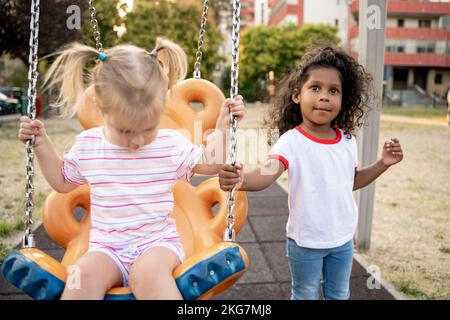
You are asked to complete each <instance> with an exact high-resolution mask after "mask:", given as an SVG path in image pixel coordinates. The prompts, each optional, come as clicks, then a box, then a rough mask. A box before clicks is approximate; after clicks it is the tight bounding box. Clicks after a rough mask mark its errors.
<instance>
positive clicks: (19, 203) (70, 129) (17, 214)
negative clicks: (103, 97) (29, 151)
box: [0, 119, 79, 261]
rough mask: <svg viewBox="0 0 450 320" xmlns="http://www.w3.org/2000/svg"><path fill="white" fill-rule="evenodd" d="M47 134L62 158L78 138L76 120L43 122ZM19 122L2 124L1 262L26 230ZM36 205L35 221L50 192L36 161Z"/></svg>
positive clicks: (24, 156) (23, 170) (0, 131)
mask: <svg viewBox="0 0 450 320" xmlns="http://www.w3.org/2000/svg"><path fill="white" fill-rule="evenodd" d="M44 123H45V124H46V129H47V133H48V134H49V135H50V137H51V138H52V140H53V142H54V144H55V146H56V148H57V150H58V152H59V154H61V155H62V153H63V151H64V150H66V149H68V148H69V147H70V146H71V145H72V144H73V143H74V141H75V136H76V135H77V134H78V132H79V131H78V130H77V129H78V124H77V122H75V121H74V120H61V119H51V120H44ZM17 135H18V121H17V122H10V123H3V124H2V126H1V127H0V150H2V152H0V164H1V168H2V170H1V171H0V188H1V190H2V192H1V193H0V261H1V260H2V258H3V257H4V255H5V254H6V252H7V249H8V248H10V247H11V246H12V245H16V244H17V243H12V242H11V241H13V240H15V239H16V238H17V237H16V236H17V235H18V234H20V233H21V232H22V231H21V230H23V227H24V222H23V221H24V202H25V174H26V170H25V164H26V153H25V145H24V144H22V143H21V142H20V141H19V139H18V137H17ZM33 182H34V186H35V192H34V195H33V202H34V205H35V210H34V220H35V221H38V220H39V219H40V213H41V210H42V205H43V203H44V201H45V198H46V197H47V195H48V194H49V192H50V191H51V188H50V186H49V185H48V184H47V182H46V181H45V179H44V177H43V176H42V174H41V172H40V169H39V166H38V165H37V160H35V175H34V179H33Z"/></svg>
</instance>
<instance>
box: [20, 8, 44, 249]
mask: <svg viewBox="0 0 450 320" xmlns="http://www.w3.org/2000/svg"><path fill="white" fill-rule="evenodd" d="M39 2H40V0H32V1H31V21H30V42H29V45H30V54H29V56H28V63H29V69H28V92H27V94H28V108H27V115H28V117H29V118H30V119H31V120H34V119H35V118H36V83H37V78H38V75H39V73H38V72H37V65H38V48H39V4H40V3H39ZM26 154H27V164H26V171H27V173H26V185H25V234H24V236H23V241H22V247H23V248H33V247H34V246H35V242H34V235H33V231H32V229H33V224H34V221H33V211H34V203H33V193H34V184H33V177H34V138H33V139H30V140H27V143H26Z"/></svg>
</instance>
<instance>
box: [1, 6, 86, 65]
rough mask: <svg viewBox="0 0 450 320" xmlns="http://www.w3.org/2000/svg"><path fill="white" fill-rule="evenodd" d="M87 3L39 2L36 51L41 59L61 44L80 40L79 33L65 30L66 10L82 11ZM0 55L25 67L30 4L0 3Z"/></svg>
mask: <svg viewBox="0 0 450 320" xmlns="http://www.w3.org/2000/svg"><path fill="white" fill-rule="evenodd" d="M85 2H86V1H82V0H79V1H73V0H45V1H41V2H40V17H39V51H38V56H39V57H43V56H45V55H48V54H50V53H52V52H55V51H56V50H57V49H58V48H59V47H61V46H62V45H63V44H65V43H67V42H71V41H77V40H79V39H80V38H81V37H82V35H83V34H82V32H81V31H80V30H76V29H75V30H69V29H68V28H67V26H66V19H67V17H68V14H67V13H66V10H67V8H68V7H69V6H70V5H73V4H76V5H78V6H79V7H80V8H81V10H83V9H84V8H86V4H85ZM0 8H1V10H0V55H3V54H6V53H8V54H10V55H11V56H12V57H13V58H19V59H20V60H22V62H23V63H24V64H25V65H28V55H29V51H30V49H29V39H30V19H31V13H30V8H31V0H0Z"/></svg>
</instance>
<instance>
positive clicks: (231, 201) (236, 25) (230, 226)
mask: <svg viewBox="0 0 450 320" xmlns="http://www.w3.org/2000/svg"><path fill="white" fill-rule="evenodd" d="M240 10H241V3H240V0H234V2H233V31H232V34H231V38H232V42H233V47H232V63H231V88H230V96H231V98H232V99H234V98H235V97H236V96H237V94H238V75H239V29H240ZM236 129H237V118H236V117H235V116H234V115H233V114H231V128H230V155H229V161H228V162H229V163H231V165H233V166H234V165H235V164H236V156H237V138H236ZM234 193H235V188H233V189H232V190H231V191H230V193H229V194H228V198H227V204H228V205H227V208H228V215H227V228H226V229H225V234H224V241H226V242H234V241H235V237H236V235H235V231H234V223H235V217H234V205H235V195H234Z"/></svg>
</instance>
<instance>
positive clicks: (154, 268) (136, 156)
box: [19, 38, 244, 299]
mask: <svg viewBox="0 0 450 320" xmlns="http://www.w3.org/2000/svg"><path fill="white" fill-rule="evenodd" d="M95 58H97V63H96V65H95V67H94V68H93V69H92V70H91V71H90V73H89V82H90V83H92V84H93V85H94V87H95V96H96V104H97V105H98V107H99V109H100V111H101V113H102V115H103V119H104V125H103V126H101V127H98V128H93V129H89V130H86V131H83V132H82V133H81V134H80V135H78V137H77V138H76V142H75V144H74V145H73V146H72V148H71V149H70V150H69V151H67V152H65V153H64V157H63V159H61V158H60V157H59V156H58V154H57V153H56V151H55V148H54V147H53V144H52V142H51V140H50V138H49V137H48V136H47V134H46V131H45V127H44V124H43V123H42V122H41V121H39V120H34V121H32V120H30V119H29V118H28V117H22V118H21V119H20V129H19V138H20V140H21V141H22V142H25V141H27V140H28V139H34V150H35V154H36V157H37V159H38V162H39V165H40V168H41V170H42V172H43V174H44V177H45V179H46V180H47V181H48V183H49V184H50V186H51V187H52V188H53V189H54V190H56V191H57V192H61V193H66V192H70V191H71V190H73V189H75V188H76V187H77V186H79V185H82V184H84V183H89V185H90V196H91V225H92V228H91V231H90V239H89V249H88V252H87V253H86V254H85V255H83V256H82V257H81V258H80V259H79V260H78V261H77V262H76V266H77V267H79V270H80V273H79V274H80V275H81V282H80V283H81V286H80V288H69V287H68V286H67V287H66V288H65V289H64V292H63V294H62V297H61V298H62V299H103V298H104V296H105V293H106V292H107V291H108V290H109V289H110V288H111V287H115V286H129V287H130V288H131V290H132V292H133V294H134V296H135V297H136V298H137V299H182V296H181V294H180V292H179V291H178V288H177V286H176V283H175V281H174V278H173V277H172V271H173V269H174V268H175V267H177V266H178V265H179V264H180V263H181V262H182V261H183V259H184V252H183V248H182V245H181V241H180V236H179V234H178V232H177V230H176V225H175V221H174V219H172V218H171V217H170V213H171V211H172V208H173V204H174V200H173V193H172V188H173V186H174V184H175V183H176V182H177V181H179V180H180V179H189V178H190V176H191V175H192V174H194V173H200V174H207V175H211V174H217V173H218V171H219V170H220V167H221V164H223V162H222V163H220V162H221V161H219V163H214V162H213V161H212V160H213V159H211V157H207V156H206V155H207V154H212V153H213V150H215V148H216V146H218V147H219V148H220V150H219V151H221V150H223V145H225V144H224V143H223V140H222V139H223V138H224V134H223V133H224V132H225V131H226V129H227V128H228V126H229V121H230V119H229V113H230V111H231V112H233V113H234V115H235V116H236V117H237V118H238V119H240V118H241V117H242V116H243V112H244V105H243V101H242V97H240V96H239V97H237V98H236V99H233V100H232V99H227V100H226V101H225V102H224V103H223V104H222V106H221V113H220V116H219V119H218V120H217V126H216V130H215V132H214V133H213V134H212V139H211V140H210V141H211V143H208V147H207V148H206V150H205V147H204V146H202V145H201V146H196V145H194V144H192V143H191V142H190V141H189V140H188V139H186V138H184V137H183V135H181V134H180V133H179V132H177V131H175V130H172V129H160V128H159V122H160V119H161V115H162V113H163V109H164V104H165V101H164V100H165V97H166V94H167V91H168V90H169V89H170V88H171V87H172V86H173V85H174V84H175V83H176V82H177V81H178V80H181V79H183V78H184V77H185V75H186V69H187V67H186V65H187V62H186V55H185V53H184V52H183V50H182V48H181V47H180V46H179V45H177V44H175V43H173V42H171V41H169V40H167V39H162V38H159V39H157V41H156V46H155V48H154V49H153V50H152V51H151V52H148V51H146V50H144V49H141V48H138V47H135V46H132V45H118V46H116V47H113V48H111V49H109V50H106V51H105V52H104V53H103V52H98V51H97V50H95V49H93V48H91V47H88V46H85V45H81V44H71V45H70V46H68V47H67V48H66V49H65V50H63V51H62V52H61V53H60V54H59V56H58V58H57V59H56V60H55V62H54V63H53V65H52V66H51V68H50V70H49V72H48V73H47V76H46V80H45V83H47V84H48V85H49V86H50V87H53V86H58V87H59V88H60V94H59V98H58V103H59V105H60V106H61V107H62V108H63V110H64V113H65V114H66V115H68V116H71V115H74V114H75V113H76V111H77V109H78V108H79V107H80V105H81V104H82V103H83V93H84V90H85V79H84V75H85V73H84V72H83V70H84V69H85V68H86V64H87V63H88V62H89V61H91V60H93V59H95ZM224 158H225V155H224ZM215 159H216V160H217V159H218V158H217V157H216V158H215ZM74 274H75V273H74Z"/></svg>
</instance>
